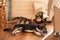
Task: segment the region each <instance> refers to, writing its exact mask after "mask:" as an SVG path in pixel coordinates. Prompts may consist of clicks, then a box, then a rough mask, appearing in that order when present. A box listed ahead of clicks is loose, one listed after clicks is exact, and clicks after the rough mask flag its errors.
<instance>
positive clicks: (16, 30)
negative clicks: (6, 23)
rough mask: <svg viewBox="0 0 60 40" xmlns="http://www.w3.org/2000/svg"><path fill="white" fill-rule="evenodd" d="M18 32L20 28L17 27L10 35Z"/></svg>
mask: <svg viewBox="0 0 60 40" xmlns="http://www.w3.org/2000/svg"><path fill="white" fill-rule="evenodd" d="M19 32H21V28H17V29H15V30H13V32H12V35H15V34H17V33H19Z"/></svg>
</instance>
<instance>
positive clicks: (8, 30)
mask: <svg viewBox="0 0 60 40" xmlns="http://www.w3.org/2000/svg"><path fill="white" fill-rule="evenodd" d="M12 30H13V29H12V28H4V29H3V31H5V32H11V31H12Z"/></svg>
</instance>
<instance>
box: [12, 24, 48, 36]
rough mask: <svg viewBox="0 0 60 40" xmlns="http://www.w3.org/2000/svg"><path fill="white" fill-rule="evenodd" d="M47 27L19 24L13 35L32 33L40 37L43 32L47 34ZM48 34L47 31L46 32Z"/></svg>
mask: <svg viewBox="0 0 60 40" xmlns="http://www.w3.org/2000/svg"><path fill="white" fill-rule="evenodd" d="M45 30H46V28H45V27H40V26H39V25H33V24H23V25H22V24H17V25H15V26H14V30H13V31H12V35H15V34H17V33H19V32H32V33H35V34H36V35H38V36H41V35H42V34H43V32H45ZM46 32H47V31H46Z"/></svg>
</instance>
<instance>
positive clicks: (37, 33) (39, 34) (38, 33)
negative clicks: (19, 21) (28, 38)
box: [34, 31, 42, 36]
mask: <svg viewBox="0 0 60 40" xmlns="http://www.w3.org/2000/svg"><path fill="white" fill-rule="evenodd" d="M34 33H35V34H36V35H38V36H41V35H42V34H41V33H40V32H37V31H34Z"/></svg>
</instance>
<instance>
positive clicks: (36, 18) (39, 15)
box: [34, 12, 46, 23]
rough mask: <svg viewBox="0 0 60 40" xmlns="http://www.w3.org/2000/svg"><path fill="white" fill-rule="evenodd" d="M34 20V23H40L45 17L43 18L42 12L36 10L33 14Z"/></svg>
mask: <svg viewBox="0 0 60 40" xmlns="http://www.w3.org/2000/svg"><path fill="white" fill-rule="evenodd" d="M34 21H35V22H36V23H42V22H45V21H46V18H44V12H38V13H37V14H36V16H35V19H34Z"/></svg>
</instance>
